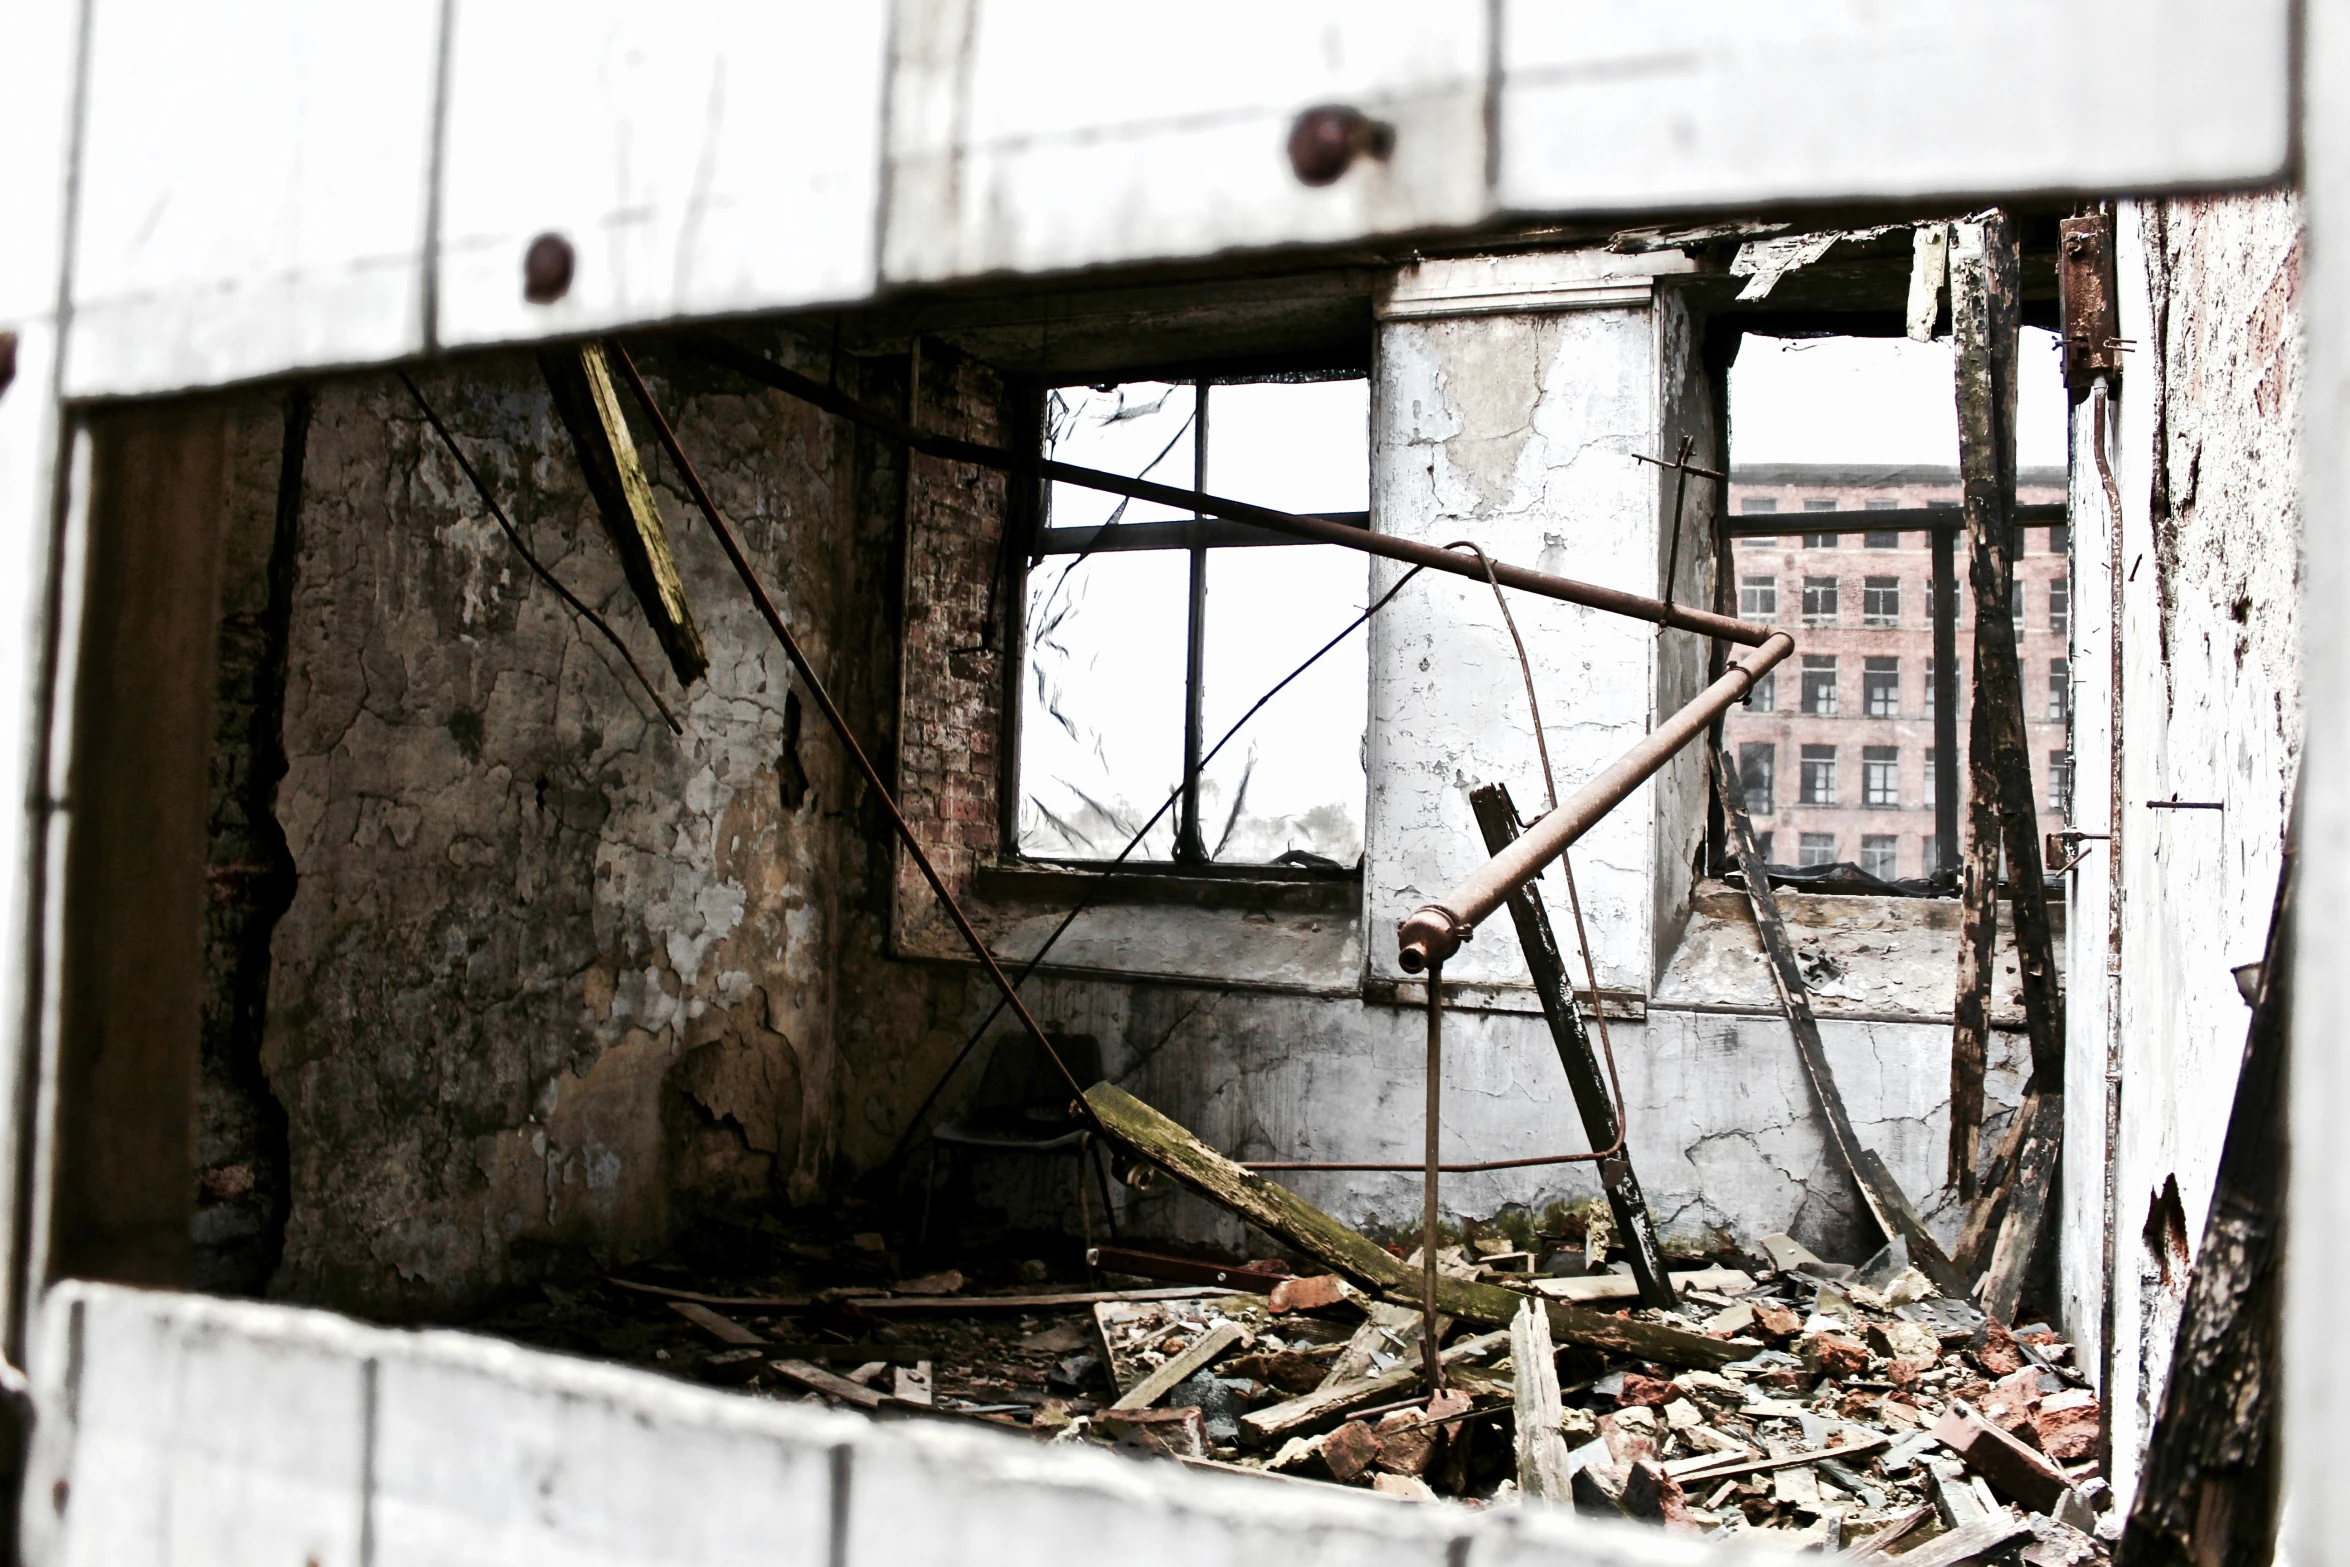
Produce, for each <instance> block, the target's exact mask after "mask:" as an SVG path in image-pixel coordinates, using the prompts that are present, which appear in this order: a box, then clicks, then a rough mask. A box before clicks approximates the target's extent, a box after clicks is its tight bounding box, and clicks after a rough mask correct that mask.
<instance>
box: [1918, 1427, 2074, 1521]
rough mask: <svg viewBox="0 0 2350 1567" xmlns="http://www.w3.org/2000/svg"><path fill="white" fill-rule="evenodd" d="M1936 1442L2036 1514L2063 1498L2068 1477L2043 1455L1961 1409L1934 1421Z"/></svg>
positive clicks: (2046, 1509)
mask: <svg viewBox="0 0 2350 1567" xmlns="http://www.w3.org/2000/svg"><path fill="white" fill-rule="evenodd" d="M1933 1431H1934V1440H1935V1441H1937V1442H1940V1443H1941V1444H1942V1445H1943V1446H1944V1447H1947V1448H1949V1449H1950V1450H1951V1451H1952V1452H1954V1453H1956V1454H1957V1455H1958V1456H1959V1457H1961V1458H1963V1459H1965V1460H1966V1462H1967V1467H1969V1468H1971V1469H1973V1470H1974V1471H1975V1472H1976V1473H1977V1474H1979V1475H1981V1476H1982V1477H1983V1478H1984V1479H1986V1480H1988V1481H1990V1482H1991V1483H1992V1484H1993V1485H1995V1486H1997V1487H1998V1488H1999V1489H2000V1490H2002V1491H2004V1492H2006V1493H2007V1494H2008V1495H2009V1496H2011V1497H2013V1498H2015V1500H2017V1501H2018V1502H2021V1503H2022V1504H2023V1505H2024V1506H2025V1507H2027V1508H2029V1509H2030V1510H2031V1511H2033V1512H2036V1513H2044V1512H2046V1511H2048V1509H2049V1508H2051V1507H2053V1506H2055V1505H2056V1503H2057V1502H2058V1501H2059V1500H2060V1499H2061V1498H2062V1497H2063V1495H2064V1493H2065V1491H2066V1490H2067V1489H2068V1486H2067V1484H2066V1481H2065V1477H2064V1475H2063V1474H2062V1473H2061V1472H2060V1471H2059V1470H2058V1469H2057V1467H2056V1466H2055V1465H2054V1464H2052V1463H2050V1462H2049V1461H2048V1460H2047V1459H2046V1458H2045V1457H2043V1456H2042V1455H2041V1454H2039V1453H2037V1452H2035V1451H2033V1450H2032V1449H2031V1448H2029V1447H2026V1446H2025V1445H2024V1444H2023V1443H2021V1442H2019V1441H2017V1440H2016V1439H2015V1438H2014V1437H2012V1436H2009V1435H2008V1434H2007V1433H2006V1432H2005V1431H2002V1430H2000V1429H1998V1428H1997V1427H1996V1426H1991V1425H1986V1424H1985V1423H1984V1422H1983V1421H1982V1420H1980V1419H1978V1418H1977V1417H1975V1416H1974V1415H1972V1414H1969V1413H1967V1412H1966V1411H1964V1410H1961V1409H1953V1410H1951V1411H1950V1412H1949V1413H1948V1414H1946V1415H1944V1416H1943V1417H1942V1418H1941V1419H1939V1420H1937V1421H1935V1422H1934V1426H1933Z"/></svg>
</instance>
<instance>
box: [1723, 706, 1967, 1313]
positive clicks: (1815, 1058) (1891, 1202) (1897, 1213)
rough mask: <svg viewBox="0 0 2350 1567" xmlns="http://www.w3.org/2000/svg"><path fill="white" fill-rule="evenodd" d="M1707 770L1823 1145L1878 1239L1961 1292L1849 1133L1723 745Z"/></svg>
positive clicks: (1907, 1208) (1879, 1166)
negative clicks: (1899, 1242) (1821, 1124)
mask: <svg viewBox="0 0 2350 1567" xmlns="http://www.w3.org/2000/svg"><path fill="white" fill-rule="evenodd" d="M1713 765H1714V787H1715V789H1716V791H1717V792H1719V794H1720V795H1721V798H1722V815H1723V817H1724V818H1725V819H1726V820H1727V822H1728V824H1729V831H1730V852H1731V853H1732V854H1733V855H1735V856H1737V860H1738V870H1739V873H1740V875H1741V876H1743V877H1744V878H1745V881H1746V900H1747V902H1748V903H1749V904H1751V905H1752V906H1753V908H1754V923H1755V928H1756V929H1757V930H1758V931H1759V932H1760V933H1761V936H1762V944H1763V956H1764V958H1765V959H1767V960H1768V962H1769V965H1770V970H1771V983H1772V984H1773V985H1775V986H1777V987H1778V991H1779V1005H1780V1006H1781V1007H1782V1008H1784V1009H1785V1011H1786V1014H1787V1029H1788V1032H1790V1033H1792V1034H1793V1035H1794V1036H1795V1053H1796V1056H1797V1058H1798V1059H1800V1060H1801V1061H1802V1063H1803V1074H1804V1077H1805V1078H1806V1079H1807V1080H1808V1081H1809V1082H1810V1084H1811V1091H1812V1098H1813V1100H1814V1101H1815V1102H1816V1103H1817V1104H1818V1106H1819V1109H1820V1118H1821V1119H1822V1120H1823V1121H1825V1122H1826V1123H1827V1130H1828V1146H1829V1147H1830V1148H1833V1149H1834V1150H1835V1152H1836V1157H1837V1159H1838V1161H1839V1162H1841V1163H1842V1164H1843V1166H1844V1169H1845V1171H1846V1173H1847V1174H1849V1175H1850V1176H1851V1177H1852V1184H1853V1185H1854V1186H1856V1187H1858V1188H1859V1189H1860V1196H1861V1201H1862V1202H1863V1203H1865V1204H1866V1205H1867V1207H1868V1210H1869V1213H1870V1214H1871V1216H1873V1217H1874V1218H1875V1219H1876V1221H1877V1228H1878V1230H1880V1231H1881V1232H1882V1233H1883V1234H1884V1236H1885V1238H1886V1239H1887V1240H1891V1239H1893V1238H1894V1237H1895V1236H1897V1235H1898V1236H1900V1237H1901V1238H1902V1239H1903V1240H1904V1241H1906V1242H1908V1244H1909V1258H1910V1261H1912V1262H1914V1263H1916V1264H1917V1266H1918V1267H1919V1268H1921V1269H1922V1270H1924V1272H1925V1275H1926V1277H1928V1278H1930V1279H1932V1280H1933V1281H1934V1287H1935V1288H1936V1289H1939V1290H1941V1291H1942V1292H1943V1293H1944V1294H1946V1295H1960V1294H1964V1293H1965V1285H1964V1281H1963V1279H1962V1278H1961V1276H1960V1274H1959V1271H1958V1269H1957V1268H1955V1267H1953V1266H1952V1265H1951V1261H1950V1259H1949V1258H1948V1257H1947V1256H1945V1255H1943V1251H1942V1247H1941V1244H1940V1243H1939V1242H1938V1241H1936V1240H1935V1239H1934V1236H1933V1233H1932V1232H1931V1231H1929V1230H1928V1229H1927V1228H1926V1225H1925V1221H1924V1220H1923V1219H1921V1218H1920V1217H1919V1216H1918V1211H1917V1209H1916V1208H1914V1207H1912V1206H1911V1204H1910V1201H1909V1198H1908V1196H1907V1195H1906V1194H1905V1193H1904V1192H1903V1191H1902V1190H1901V1188H1900V1187H1899V1186H1898V1185H1896V1184H1895V1183H1894V1181H1893V1179H1892V1176H1891V1175H1890V1173H1889V1172H1887V1170H1886V1169H1885V1165H1884V1162H1883V1161H1882V1160H1880V1159H1878V1158H1877V1156H1876V1155H1875V1154H1874V1153H1873V1152H1871V1151H1870V1150H1868V1149H1866V1148H1863V1147H1862V1146H1861V1145H1860V1138H1859V1136H1858V1134H1856V1133H1855V1132H1854V1131H1853V1129H1852V1117H1851V1116H1850V1115H1848V1114H1847V1113H1846V1112H1845V1109H1844V1096H1843V1095H1842V1094H1840V1093H1838V1092H1837V1091H1836V1075H1835V1073H1834V1072H1833V1071H1831V1070H1830V1069H1829V1067H1828V1052H1827V1050H1826V1048H1825V1047H1823V1046H1822V1045H1821V1043H1820V1023H1819V1019H1818V1018H1816V1017H1814V1016H1813V1015H1812V1010H1811V997H1810V993H1809V992H1807V991H1806V990H1805V989H1804V988H1803V971H1802V970H1801V969H1799V968H1798V967H1796V963H1795V944H1794V943H1793V942H1792V941H1790V940H1788V939H1787V924H1786V922H1785V921H1784V920H1782V919H1781V918H1780V917H1779V900H1778V898H1777V897H1776V895H1774V894H1773V893H1772V891H1771V879H1770V876H1769V874H1768V872H1767V871H1766V870H1765V868H1764V866H1763V858H1762V851H1761V850H1760V849H1758V848H1756V847H1755V842H1754V822H1753V819H1752V818H1750V817H1749V816H1748V815H1747V814H1746V790H1745V787H1744V785H1742V784H1740V783H1739V781H1738V768H1737V765H1736V764H1735V763H1733V762H1732V761H1731V760H1730V752H1729V750H1728V748H1727V747H1724V746H1716V747H1714V751H1713Z"/></svg>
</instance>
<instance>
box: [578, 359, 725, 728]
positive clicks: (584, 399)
mask: <svg viewBox="0 0 2350 1567" xmlns="http://www.w3.org/2000/svg"><path fill="white" fill-rule="evenodd" d="M539 372H540V373H541V374H542V375H544V376H545V377H546V381H547V391H548V392H549V393H550V394H551V396H552V398H553V401H554V405H555V417H556V418H557V419H559V420H561V421H562V424H563V428H564V429H565V430H566V431H568V432H569V433H570V436H571V447H572V450H573V451H574V452H576V453H578V455H579V468H580V472H581V474H582V475H583V476H585V478H586V479H587V487H588V494H589V495H590V496H592V497H593V498H594V500H595V503H596V514H597V515H598V516H599V517H601V518H602V519H603V523H604V532H605V533H606V534H607V535H609V536H610V538H611V540H612V547H613V548H614V549H615V550H617V551H618V552H619V554H620V570H621V573H622V574H623V575H624V576H625V577H626V578H627V579H628V586H629V591H630V592H632V593H634V594H635V595H636V600H637V603H638V604H639V605H641V606H642V607H643V609H644V612H645V619H646V620H647V621H648V622H649V623H651V625H652V628H653V635H654V636H655V637H656V638H658V639H659V641H660V643H661V651H662V652H664V653H666V654H668V655H669V667H670V668H671V669H672V670H674V671H676V674H677V681H678V684H680V685H692V684H693V683H694V682H695V681H696V680H699V679H700V678H701V677H702V675H703V673H704V672H705V671H707V670H708V669H709V667H710V655H709V652H708V650H707V649H706V648H704V646H703V645H702V630H701V627H700V626H698V625H696V624H695V623H694V611H693V606H692V605H691V604H689V603H687V602H686V596H685V582H684V579H683V578H681V577H680V576H679V575H678V571H677V557H676V556H675V555H674V554H673V553H672V552H671V551H670V548H669V530H668V529H667V527H665V526H664V525H663V524H662V521H661V508H660V507H659V506H658V505H656V504H655V503H654V500H653V486H652V484H651V483H650V482H649V481H648V480H647V479H646V478H645V470H644V464H643V463H641V462H639V461H638V460H637V453H636V439H635V437H633V436H631V435H630V434H629V433H628V418H627V416H626V415H625V414H623V413H622V412H621V410H620V395H619V393H618V392H617V391H615V390H614V388H613V385H612V369H611V366H610V364H609V363H607V362H606V360H605V357H604V350H603V347H602V345H600V344H596V343H575V344H567V345H565V346H563V347H561V348H548V349H544V350H542V351H541V352H540V354H539Z"/></svg>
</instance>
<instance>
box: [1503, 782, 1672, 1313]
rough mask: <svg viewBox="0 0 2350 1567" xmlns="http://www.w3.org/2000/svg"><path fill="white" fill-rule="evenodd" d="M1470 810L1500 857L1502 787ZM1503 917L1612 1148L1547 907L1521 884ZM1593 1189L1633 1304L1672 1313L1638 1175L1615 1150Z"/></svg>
mask: <svg viewBox="0 0 2350 1567" xmlns="http://www.w3.org/2000/svg"><path fill="white" fill-rule="evenodd" d="M1469 808H1470V809H1471V810H1473V811H1475V812H1476V814H1477V827H1478V830H1479V831H1480V832H1482V833H1483V834H1484V837H1485V852H1486V853H1487V854H1499V853H1501V851H1502V850H1504V849H1506V848H1508V847H1509V846H1510V845H1511V844H1512V843H1514V842H1515V841H1517V836H1518V808H1517V806H1516V804H1515V803H1513V802H1512V801H1511V799H1510V792H1509V788H1508V786H1507V785H1504V784H1487V785H1485V786H1484V787H1483V788H1479V789H1471V790H1470V791H1469ZM1509 911H1510V922H1511V923H1512V924H1513V925H1515V926H1516V927H1517V930H1518V946H1519V948H1520V950H1522V951H1523V952H1524V953H1525V955H1526V970H1527V972H1528V973H1530V974H1532V975H1533V976H1534V993H1535V995H1536V996H1538V997H1540V998H1541V1001H1542V1016H1543V1020H1544V1021H1545V1022H1547V1023H1548V1024H1549V1025H1550V1042H1551V1044H1552V1045H1554V1046H1555V1047H1556V1048H1557V1050H1558V1054H1559V1065H1560V1066H1562V1067H1564V1068H1565V1069H1566V1073H1567V1086H1568V1087H1569V1088H1570V1089H1572V1090H1573V1091H1574V1095H1575V1108H1576V1110H1577V1111H1578V1112H1579V1113H1580V1115H1581V1117H1582V1120H1583V1135H1584V1137H1586V1138H1587V1139H1589V1141H1590V1145H1591V1147H1592V1148H1594V1149H1600V1148H1610V1147H1614V1146H1615V1144H1616V1143H1617V1141H1618V1140H1619V1139H1620V1137H1621V1135H1622V1133H1621V1131H1620V1129H1619V1128H1618V1127H1617V1125H1616V1104H1615V1100H1614V1098H1613V1097H1612V1096H1611V1095H1610V1094H1609V1092H1608V1083H1607V1079H1606V1078H1605V1077H1603V1076H1602V1075H1601V1074H1600V1070H1599V1057H1598V1056H1597V1055H1596V1054H1594V1053H1593V1051H1592V1049H1591V1035H1590V1032H1589V1031H1588V1030H1586V1029H1585V1028H1584V1026H1583V1009H1582V1007H1581V1006H1580V1005H1578V1004H1577V1003H1576V1000H1575V984H1574V981H1573V979H1572V978H1570V977H1569V975H1568V973H1567V964H1566V959H1565V956H1564V955H1563V954H1562V953H1561V952H1560V950H1559V944H1558V937H1557V936H1556V935H1555V934H1554V933H1553V932H1552V931H1551V928H1550V911H1549V910H1548V909H1546V908H1545V907H1543V903H1542V894H1541V892H1540V891H1538V890H1537V888H1536V884H1535V883H1533V882H1528V883H1526V885H1524V886H1523V887H1520V888H1519V889H1518V890H1517V892H1516V893H1515V894H1513V895H1512V896H1511V898H1510V900H1509ZM1599 1185H1600V1189H1601V1190H1602V1191H1604V1192H1606V1193H1607V1204H1608V1210H1609V1211H1610V1212H1611V1213H1613V1214H1614V1215H1615V1220H1616V1233H1617V1234H1618V1235H1621V1236H1623V1237H1624V1244H1625V1249H1626V1250H1627V1251H1629V1252H1630V1253H1631V1261H1632V1277H1633V1279H1634V1280H1635V1281H1636V1282H1637V1284H1638V1286H1639V1299H1640V1304H1642V1305H1643V1306H1657V1307H1662V1308H1664V1309H1665V1310H1668V1311H1669V1310H1671V1309H1672V1307H1673V1305H1674V1303H1675V1300H1674V1294H1673V1281H1672V1275H1671V1274H1670V1273H1668V1272H1667V1271H1666V1270H1665V1256H1664V1251H1663V1248H1661V1247H1660V1246H1658V1244H1657V1239H1656V1220H1655V1218H1654V1217H1653V1216H1652V1215H1651V1214H1650V1213H1649V1211H1648V1198H1647V1197H1646V1196H1645V1195H1644V1194H1643V1193H1642V1192H1641V1190H1640V1178H1639V1177H1638V1176H1637V1175H1635V1174H1633V1173H1632V1155H1631V1152H1630V1151H1629V1150H1628V1149H1618V1150H1617V1152H1616V1153H1615V1154H1613V1155H1612V1156H1610V1157H1608V1158H1606V1159H1602V1160H1600V1161H1599Z"/></svg>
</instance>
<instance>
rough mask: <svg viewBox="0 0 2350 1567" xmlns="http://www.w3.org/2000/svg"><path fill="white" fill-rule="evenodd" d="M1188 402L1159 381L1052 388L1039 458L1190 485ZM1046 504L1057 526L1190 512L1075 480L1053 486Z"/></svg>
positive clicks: (1186, 391)
mask: <svg viewBox="0 0 2350 1567" xmlns="http://www.w3.org/2000/svg"><path fill="white" fill-rule="evenodd" d="M1192 401H1193V396H1192V388H1191V387H1188V386H1170V385H1167V384H1166V383H1165V382H1161V381H1132V382H1128V383H1127V384H1126V385H1124V386H1113V387H1111V388H1110V389H1109V390H1108V391H1106V392H1097V391H1095V390H1094V389H1093V388H1091V387H1086V386H1063V387H1056V388H1055V389H1054V390H1053V391H1052V392H1051V393H1050V394H1049V395H1048V396H1047V397H1046V399H1045V438H1044V445H1045V455H1046V456H1048V457H1050V458H1052V459H1053V460H1054V461H1055V462H1065V463H1075V464H1076V465H1077V466H1079V467H1081V468H1100V469H1102V470H1104V471H1105V472H1109V473H1115V474H1120V475H1123V476H1124V477H1126V478H1129V479H1149V480H1152V481H1153V482H1154V483H1158V484H1172V485H1176V486H1179V487H1180V488H1183V489H1189V488H1191V483H1192V478H1191V475H1192V461H1191V459H1192V434H1191V414H1192ZM1049 504H1050V506H1051V508H1052V515H1051V517H1050V518H1049V519H1048V520H1049V521H1050V523H1051V525H1052V526H1053V527H1056V528H1092V527H1099V526H1100V525H1101V524H1103V523H1126V522H1166V521H1169V520H1171V519H1176V518H1188V517H1190V516H1191V513H1190V512H1189V511H1188V510H1178V509H1176V508H1172V507H1167V506H1160V505H1157V504H1155V503H1153V502H1150V501H1132V500H1128V499H1126V498H1125V497H1124V496H1119V495H1104V494H1102V493H1101V492H1100V491H1098V490H1087V489H1081V488H1079V487H1078V486H1076V485H1074V484H1055V485H1054V486H1053V487H1052V494H1051V497H1050V500H1049Z"/></svg>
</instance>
